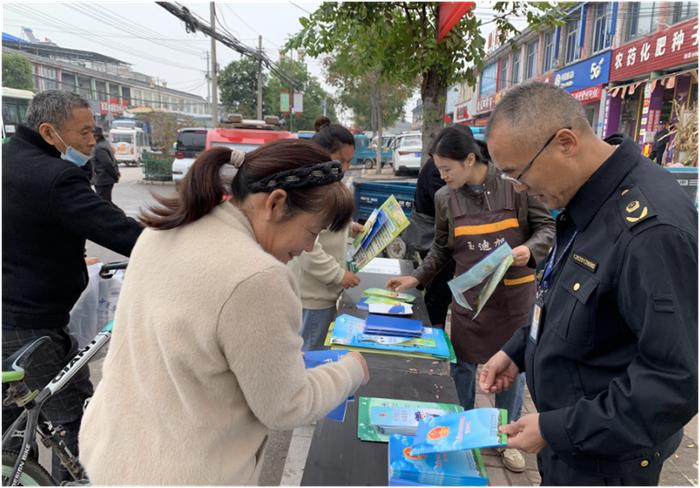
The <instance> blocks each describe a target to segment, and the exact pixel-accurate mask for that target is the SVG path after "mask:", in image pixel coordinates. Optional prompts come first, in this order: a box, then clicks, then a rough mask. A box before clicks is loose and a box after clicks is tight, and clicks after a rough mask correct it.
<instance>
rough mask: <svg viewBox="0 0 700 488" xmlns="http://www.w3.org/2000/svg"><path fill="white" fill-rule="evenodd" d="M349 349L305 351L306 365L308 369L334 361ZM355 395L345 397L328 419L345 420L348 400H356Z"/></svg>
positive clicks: (329, 414) (327, 416)
mask: <svg viewBox="0 0 700 488" xmlns="http://www.w3.org/2000/svg"><path fill="white" fill-rule="evenodd" d="M348 352H349V351H348V350H347V349H338V350H334V351H329V350H327V349H324V350H320V351H304V353H303V354H304V365H305V366H306V368H307V369H309V368H315V367H316V366H320V365H322V364H326V363H333V362H336V361H338V360H340V358H342V357H343V356H345V355H346V354H347V353H348ZM354 399H355V397H354V396H350V397H348V398H346V399H345V401H343V402H342V403H341V404H340V405H338V406H337V407H336V408H334V409H333V410H331V411H330V412H329V413H328V415H326V418H327V419H328V420H333V421H334V422H343V421H345V413H346V412H347V410H348V402H349V401H351V400H354Z"/></svg>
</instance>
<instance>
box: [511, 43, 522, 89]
mask: <svg viewBox="0 0 700 488" xmlns="http://www.w3.org/2000/svg"><path fill="white" fill-rule="evenodd" d="M511 71H512V73H513V74H512V76H511V78H512V81H513V84H514V85H517V84H518V83H520V49H518V50H517V51H515V52H514V53H513V69H512V70H511Z"/></svg>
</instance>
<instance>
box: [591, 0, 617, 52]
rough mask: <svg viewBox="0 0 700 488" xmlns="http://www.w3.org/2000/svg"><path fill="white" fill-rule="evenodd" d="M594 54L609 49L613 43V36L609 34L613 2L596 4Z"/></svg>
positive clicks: (592, 49) (592, 48)
mask: <svg viewBox="0 0 700 488" xmlns="http://www.w3.org/2000/svg"><path fill="white" fill-rule="evenodd" d="M594 12H595V14H594V15H595V16H594V24H593V44H592V46H591V51H592V53H593V54H595V53H597V52H600V51H603V50H604V49H608V48H609V47H610V45H611V44H612V36H611V35H610V34H609V31H610V21H611V17H612V3H610V2H605V3H598V4H595V5H594Z"/></svg>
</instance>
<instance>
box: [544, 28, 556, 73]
mask: <svg viewBox="0 0 700 488" xmlns="http://www.w3.org/2000/svg"><path fill="white" fill-rule="evenodd" d="M552 68H554V31H550V32H547V33H546V34H545V35H544V64H543V65H542V72H543V73H546V72H547V71H549V70H551V69H552Z"/></svg>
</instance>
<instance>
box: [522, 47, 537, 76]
mask: <svg viewBox="0 0 700 488" xmlns="http://www.w3.org/2000/svg"><path fill="white" fill-rule="evenodd" d="M538 46H539V41H534V42H531V43H530V44H528V45H527V64H526V65H525V66H526V75H525V78H526V79H528V80H529V79H531V78H534V77H535V75H536V74H537V69H536V63H537V47H538Z"/></svg>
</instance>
